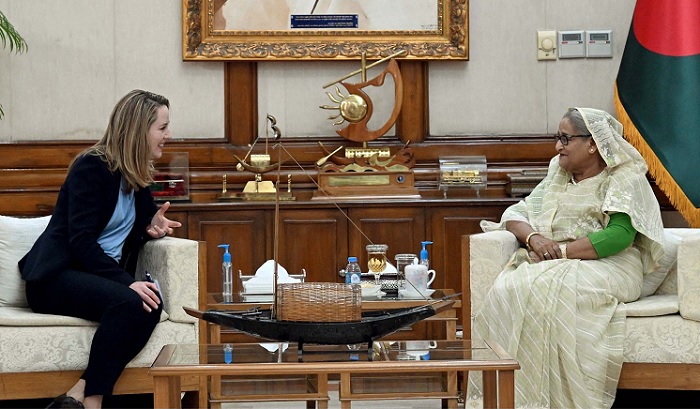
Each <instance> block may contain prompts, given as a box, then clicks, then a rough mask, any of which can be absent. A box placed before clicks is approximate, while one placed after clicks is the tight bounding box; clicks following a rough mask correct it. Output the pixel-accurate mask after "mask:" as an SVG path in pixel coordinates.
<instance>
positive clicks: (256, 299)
mask: <svg viewBox="0 0 700 409" xmlns="http://www.w3.org/2000/svg"><path fill="white" fill-rule="evenodd" d="M453 294H454V291H452V290H443V289H436V290H431V292H430V293H429V294H426V296H425V298H423V297H422V296H406V295H404V294H400V293H397V292H393V293H392V292H388V293H386V292H382V293H381V294H380V295H379V296H369V297H362V301H363V302H387V301H388V302H391V301H405V302H415V303H420V302H425V301H435V300H438V299H440V298H442V297H444V296H447V295H453ZM272 297H273V296H272V294H243V293H234V294H233V300H232V301H233V302H231V303H223V302H222V296H221V293H209V294H207V304H208V305H210V306H215V305H217V304H220V305H222V306H226V305H232V304H256V303H257V304H269V303H272Z"/></svg>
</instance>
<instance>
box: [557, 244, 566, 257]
mask: <svg viewBox="0 0 700 409" xmlns="http://www.w3.org/2000/svg"><path fill="white" fill-rule="evenodd" d="M559 251H561V258H567V257H566V243H564V244H560V245H559Z"/></svg>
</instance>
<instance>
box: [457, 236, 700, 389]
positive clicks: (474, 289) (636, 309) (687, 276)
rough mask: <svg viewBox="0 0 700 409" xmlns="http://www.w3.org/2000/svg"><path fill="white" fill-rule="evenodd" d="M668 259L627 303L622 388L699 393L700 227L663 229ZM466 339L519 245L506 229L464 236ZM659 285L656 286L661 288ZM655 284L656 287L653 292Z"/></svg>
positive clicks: (464, 316) (620, 386) (463, 266)
mask: <svg viewBox="0 0 700 409" xmlns="http://www.w3.org/2000/svg"><path fill="white" fill-rule="evenodd" d="M665 233H666V237H667V245H666V248H665V250H666V255H665V257H664V260H662V264H663V265H662V267H661V268H660V269H658V270H657V271H656V272H655V274H654V276H653V277H652V276H648V277H646V278H645V282H644V286H645V291H646V292H651V294H650V295H647V296H643V297H641V298H640V299H639V300H638V301H635V302H632V303H628V304H627V326H626V333H625V343H624V351H623V358H624V364H623V367H622V373H621V376H620V382H619V384H618V388H620V389H677V390H700V229H688V228H685V229H684V228H679V229H665ZM461 244H462V263H463V264H462V272H463V277H462V281H463V288H462V291H463V294H464V295H463V297H465V298H466V297H470V298H471V302H469V301H466V302H463V303H462V305H463V306H464V310H463V315H462V319H463V321H462V322H463V324H464V328H463V330H464V336H465V337H470V335H471V322H472V319H473V312H474V311H477V309H478V308H479V306H480V304H481V303H482V301H483V298H484V296H485V294H486V292H487V291H488V289H489V288H490V287H491V285H492V284H493V282H494V280H495V278H496V276H497V275H498V274H499V273H500V272H501V271H502V270H503V268H504V267H505V264H506V262H507V261H508V259H509V258H510V256H511V255H512V254H513V253H514V252H515V250H516V249H517V248H518V247H519V243H518V241H517V240H516V239H515V236H513V235H512V234H511V233H509V232H507V231H497V232H489V233H479V234H474V235H465V236H462V243H461ZM659 283H660V284H659ZM657 286H658V288H656V287H657Z"/></svg>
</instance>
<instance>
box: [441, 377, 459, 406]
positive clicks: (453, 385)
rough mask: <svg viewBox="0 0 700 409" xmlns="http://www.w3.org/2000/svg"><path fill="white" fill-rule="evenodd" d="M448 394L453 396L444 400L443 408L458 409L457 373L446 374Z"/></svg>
mask: <svg viewBox="0 0 700 409" xmlns="http://www.w3.org/2000/svg"><path fill="white" fill-rule="evenodd" d="M445 378H446V379H445V383H446V392H447V393H448V394H449V395H450V396H453V397H452V398H447V399H443V400H442V407H443V408H448V409H457V394H458V388H457V372H447V373H446V374H445Z"/></svg>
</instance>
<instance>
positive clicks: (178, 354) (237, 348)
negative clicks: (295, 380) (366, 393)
mask: <svg viewBox="0 0 700 409" xmlns="http://www.w3.org/2000/svg"><path fill="white" fill-rule="evenodd" d="M169 347H170V348H171V349H170V351H171V353H170V356H169V357H164V358H166V359H160V360H159V363H158V365H159V366H183V365H184V366H187V365H203V364H251V363H260V364H264V363H301V362H327V363H334V362H338V363H340V362H352V361H359V362H361V361H364V362H368V361H384V362H391V361H397V362H398V361H455V360H459V361H495V360H502V359H510V357H507V356H505V357H504V356H499V354H498V353H496V352H494V350H493V349H492V348H490V347H489V345H487V344H486V343H485V342H483V341H469V340H454V341H444V340H440V341H425V340H420V341H376V342H374V343H373V347H372V350H371V351H370V350H368V348H367V344H355V345H315V344H306V345H304V346H303V350H302V351H299V350H298V347H297V345H296V344H290V343H285V342H261V343H240V344H213V345H195V344H177V345H172V346H169Z"/></svg>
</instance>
